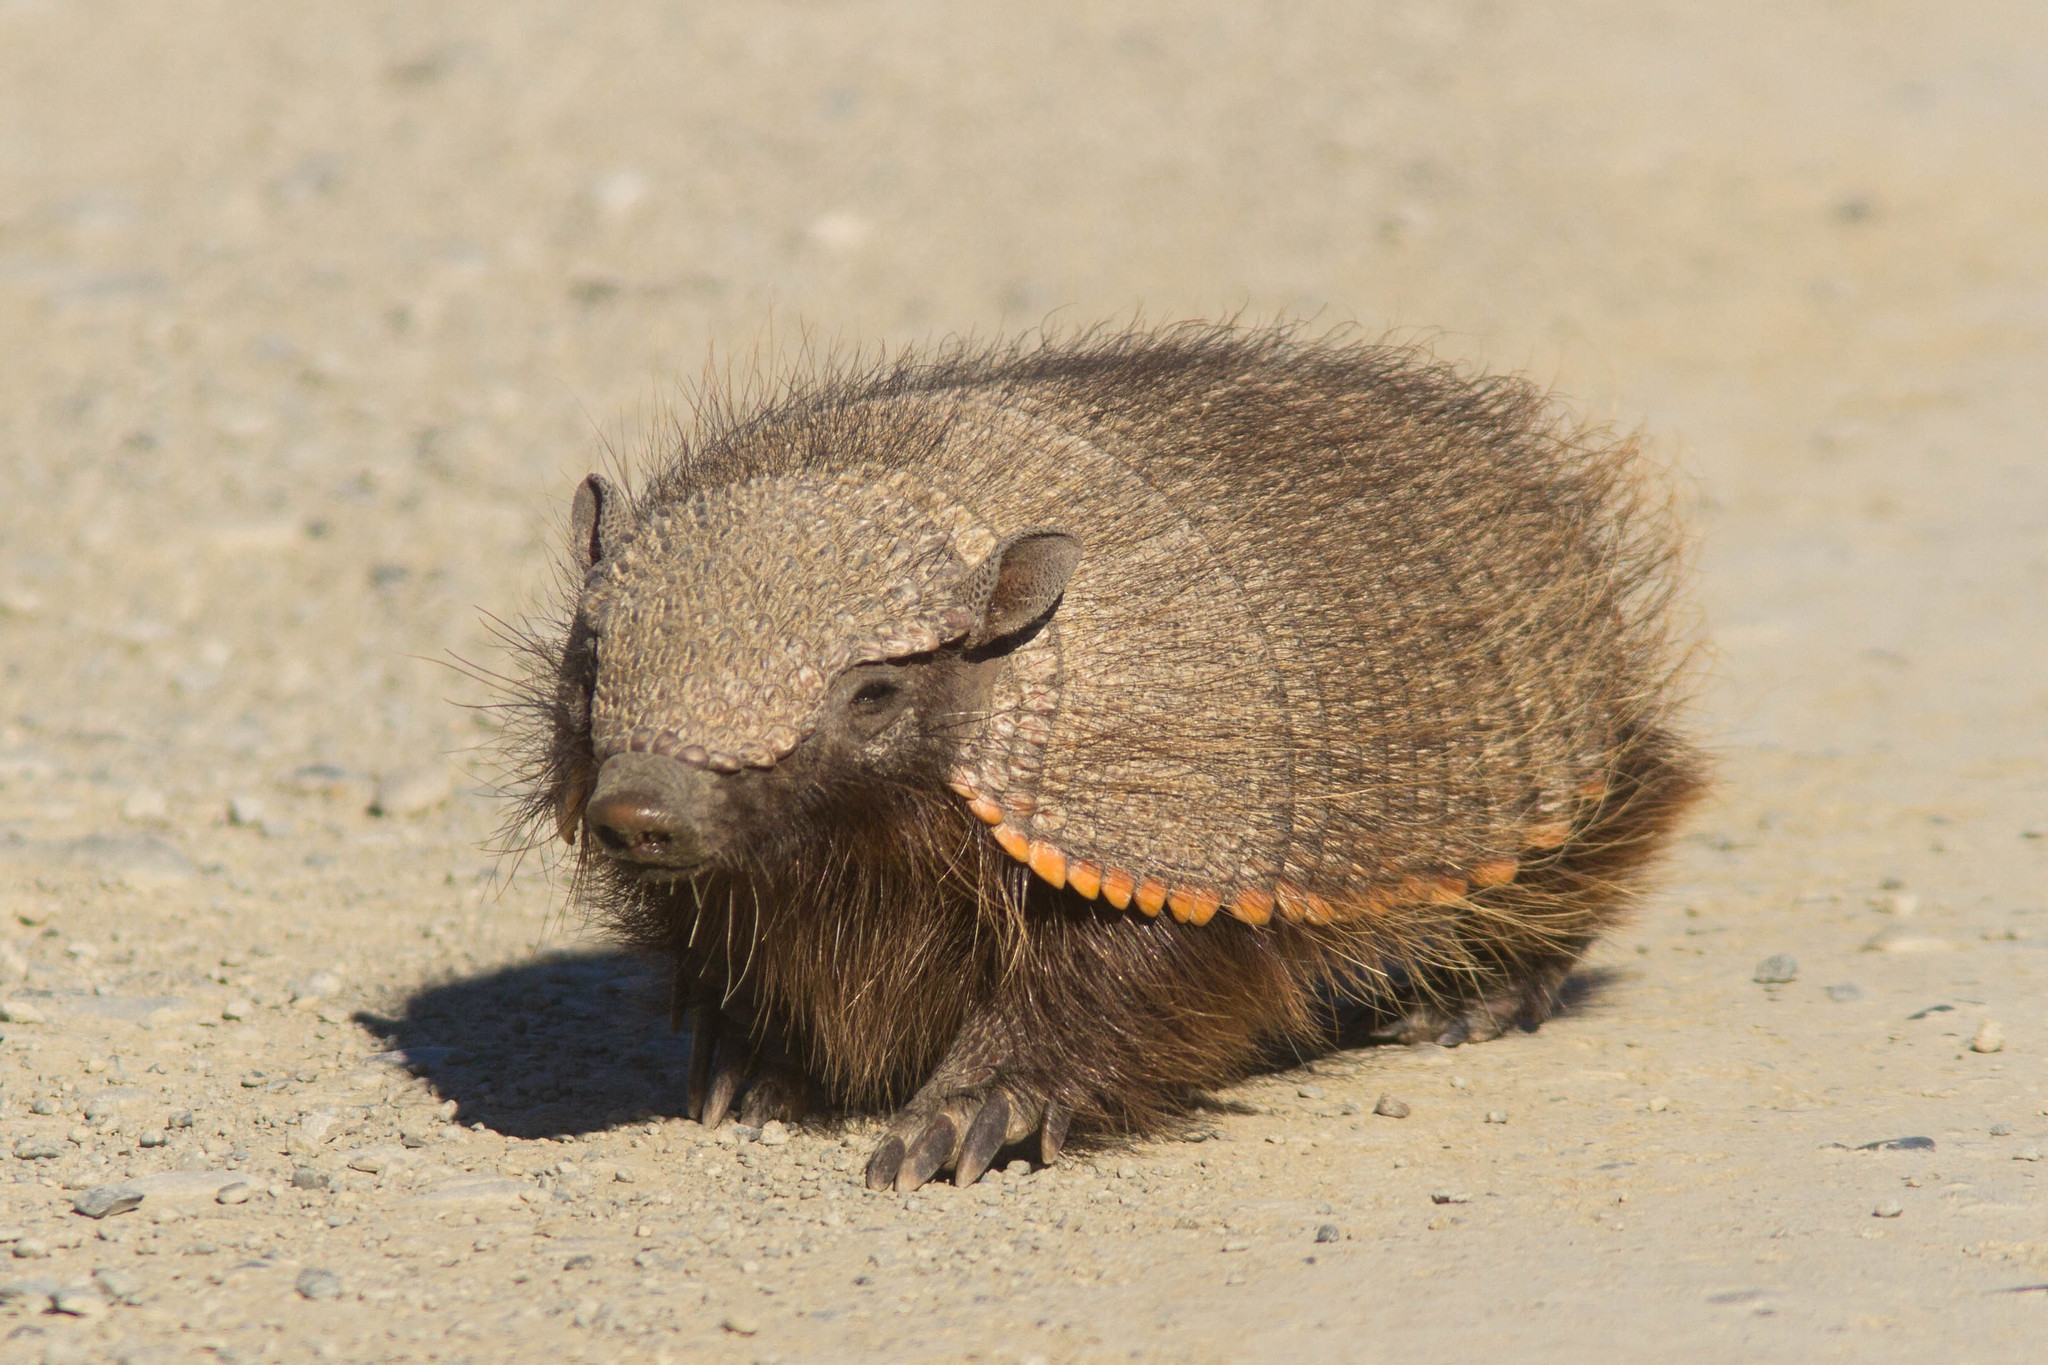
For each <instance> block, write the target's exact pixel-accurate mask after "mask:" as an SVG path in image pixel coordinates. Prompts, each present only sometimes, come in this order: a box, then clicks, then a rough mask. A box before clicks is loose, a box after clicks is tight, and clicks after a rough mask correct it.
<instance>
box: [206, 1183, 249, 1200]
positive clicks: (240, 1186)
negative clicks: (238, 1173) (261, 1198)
mask: <svg viewBox="0 0 2048 1365" xmlns="http://www.w3.org/2000/svg"><path fill="white" fill-rule="evenodd" d="M251 1193H252V1191H251V1190H250V1188H249V1182H248V1181H246V1180H235V1181H231V1182H229V1183H228V1184H226V1185H223V1186H221V1187H220V1192H219V1193H218V1194H216V1195H214V1196H213V1202H214V1203H216V1204H246V1203H248V1202H249V1195H250V1194H251Z"/></svg>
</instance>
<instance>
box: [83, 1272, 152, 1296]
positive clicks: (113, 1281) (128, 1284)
mask: <svg viewBox="0 0 2048 1365" xmlns="http://www.w3.org/2000/svg"><path fill="white" fill-rule="evenodd" d="M92 1282H93V1283H94V1284H96V1285H98V1286H99V1288H100V1293H102V1294H104V1295H106V1296H107V1297H108V1298H110V1299H112V1300H114V1301H115V1302H116V1303H133V1302H135V1300H136V1299H137V1298H139V1297H141V1295H142V1277H141V1276H140V1275H137V1274H136V1273H135V1272H134V1271H132V1270H114V1269H111V1268H107V1267H102V1268H101V1269H99V1270H95V1271H93V1273H92Z"/></svg>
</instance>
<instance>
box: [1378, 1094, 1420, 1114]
mask: <svg viewBox="0 0 2048 1365" xmlns="http://www.w3.org/2000/svg"><path fill="white" fill-rule="evenodd" d="M1372 1112H1373V1113H1375V1114H1378V1115H1379V1116H1380V1117H1381V1118H1387V1119H1405V1118H1407V1117H1408V1116H1409V1115H1410V1114H1412V1113H1414V1112H1415V1111H1414V1109H1413V1108H1411V1107H1410V1106H1409V1104H1408V1101H1406V1100H1398V1099H1395V1098H1394V1097H1393V1096H1392V1095H1382V1096H1380V1097H1379V1100H1378V1101H1377V1102H1376V1103H1375V1104H1374V1105H1373V1107H1372Z"/></svg>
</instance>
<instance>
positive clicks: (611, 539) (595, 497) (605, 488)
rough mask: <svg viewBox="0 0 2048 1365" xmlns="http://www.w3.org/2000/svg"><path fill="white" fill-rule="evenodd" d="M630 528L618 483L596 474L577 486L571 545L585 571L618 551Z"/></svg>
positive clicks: (572, 508)
mask: <svg viewBox="0 0 2048 1365" xmlns="http://www.w3.org/2000/svg"><path fill="white" fill-rule="evenodd" d="M625 529H626V499H625V496H624V495H623V494H621V493H620V492H619V488H618V485H617V484H615V483H613V482H612V481H611V480H610V479H607V478H606V477H605V476H604V475H602V474H592V475H591V476H589V477H588V478H586V479H585V480H584V481H583V483H582V484H581V485H580V486H579V487H578V488H577V489H576V502H575V504H574V505H573V506H571V507H570V509H569V549H570V550H571V552H572V553H574V554H575V556H576V567H577V568H579V569H581V570H583V571H584V572H585V573H588V572H589V571H590V566H591V565H593V564H597V563H601V562H602V561H603V560H604V559H605V558H606V557H608V556H610V555H611V554H613V553H615V552H616V551H617V550H618V548H619V542H620V540H622V539H623V538H624V533H625Z"/></svg>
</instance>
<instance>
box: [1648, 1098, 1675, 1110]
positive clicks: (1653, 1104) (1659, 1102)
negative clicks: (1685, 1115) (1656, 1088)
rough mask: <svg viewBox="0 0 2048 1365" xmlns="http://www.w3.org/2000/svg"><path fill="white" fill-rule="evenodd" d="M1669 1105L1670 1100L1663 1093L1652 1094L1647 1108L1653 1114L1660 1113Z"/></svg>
mask: <svg viewBox="0 0 2048 1365" xmlns="http://www.w3.org/2000/svg"><path fill="white" fill-rule="evenodd" d="M1670 1107H1671V1101H1670V1100H1669V1099H1668V1098H1666V1097H1665V1096H1663V1095H1656V1096H1653V1097H1652V1098H1651V1100H1650V1103H1649V1110H1650V1112H1651V1113H1653V1114H1661V1113H1663V1112H1664V1111H1665V1110H1667V1109H1669V1108H1670Z"/></svg>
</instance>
